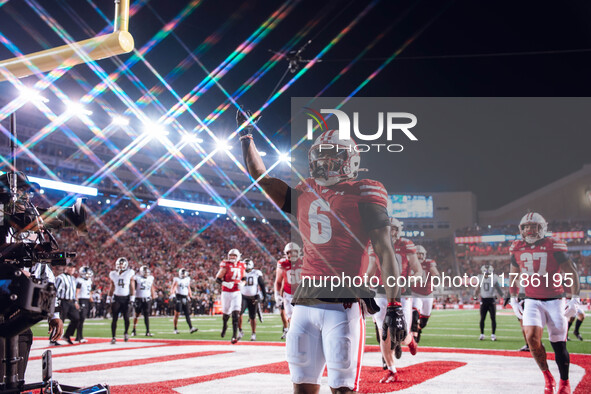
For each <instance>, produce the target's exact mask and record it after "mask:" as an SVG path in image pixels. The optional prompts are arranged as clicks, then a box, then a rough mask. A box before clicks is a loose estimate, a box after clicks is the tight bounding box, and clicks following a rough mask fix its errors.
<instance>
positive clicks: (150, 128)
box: [144, 122, 169, 137]
mask: <svg viewBox="0 0 591 394" xmlns="http://www.w3.org/2000/svg"><path fill="white" fill-rule="evenodd" d="M144 133H145V134H147V135H149V136H150V137H163V136H166V135H168V134H169V133H168V131H167V130H166V129H165V128H164V126H162V125H161V124H159V123H155V122H147V123H144Z"/></svg>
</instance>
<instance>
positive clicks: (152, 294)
mask: <svg viewBox="0 0 591 394" xmlns="http://www.w3.org/2000/svg"><path fill="white" fill-rule="evenodd" d="M134 279H135V288H136V297H135V305H134V309H135V317H134V318H133V330H132V331H131V336H132V337H135V336H136V332H135V328H136V326H137V321H138V318H139V316H140V313H141V314H143V315H144V324H145V325H146V336H147V337H151V336H153V335H152V333H151V332H150V314H151V313H152V300H153V299H154V298H156V290H154V286H153V285H154V277H153V276H152V274H151V272H150V268H148V266H147V265H142V266H141V267H140V270H139V274H138V275H136V276H135V278H134Z"/></svg>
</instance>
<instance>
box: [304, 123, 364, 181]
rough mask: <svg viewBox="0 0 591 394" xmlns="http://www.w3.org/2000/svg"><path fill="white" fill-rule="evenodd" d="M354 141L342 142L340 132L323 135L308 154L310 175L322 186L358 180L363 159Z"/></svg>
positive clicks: (329, 132) (329, 131) (317, 139)
mask: <svg viewBox="0 0 591 394" xmlns="http://www.w3.org/2000/svg"><path fill="white" fill-rule="evenodd" d="M356 148H357V144H356V143H355V141H354V140H353V139H349V140H341V139H340V138H339V132H338V130H327V131H325V132H324V133H322V134H321V135H320V136H318V138H316V141H314V144H313V145H312V147H311V148H310V151H309V152H308V163H309V164H310V175H311V176H312V178H314V180H316V183H318V184H319V185H320V186H332V185H334V184H337V183H339V182H342V181H348V180H351V179H355V178H357V174H358V173H359V165H360V164H361V157H360V155H359V152H358V151H357V150H356Z"/></svg>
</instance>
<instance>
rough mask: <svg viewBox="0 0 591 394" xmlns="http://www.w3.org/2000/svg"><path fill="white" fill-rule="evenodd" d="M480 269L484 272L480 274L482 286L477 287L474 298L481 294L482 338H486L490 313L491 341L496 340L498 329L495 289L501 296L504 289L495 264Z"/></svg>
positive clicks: (479, 278)
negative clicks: (485, 331)
mask: <svg viewBox="0 0 591 394" xmlns="http://www.w3.org/2000/svg"><path fill="white" fill-rule="evenodd" d="M480 270H481V271H482V274H479V275H478V283H480V287H477V288H476V290H475V292H474V298H477V297H478V295H480V297H481V300H480V337H479V338H478V339H480V340H481V341H483V340H484V338H485V337H484V321H485V320H486V314H487V313H490V324H491V329H492V334H491V335H490V340H491V341H496V340H497V337H496V335H495V332H496V330H497V302H496V299H495V290H496V291H497V293H499V296H500V297H503V290H501V286H500V285H499V277H498V276H497V275H495V274H494V269H493V266H492V265H490V264H486V265H483V266H482V267H481V268H480Z"/></svg>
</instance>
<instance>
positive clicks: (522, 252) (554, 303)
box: [509, 212, 580, 394]
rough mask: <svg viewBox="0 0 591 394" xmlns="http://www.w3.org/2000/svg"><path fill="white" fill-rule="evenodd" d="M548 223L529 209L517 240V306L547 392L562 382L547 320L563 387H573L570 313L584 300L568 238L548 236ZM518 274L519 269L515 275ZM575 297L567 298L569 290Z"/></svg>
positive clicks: (514, 260)
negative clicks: (549, 355)
mask: <svg viewBox="0 0 591 394" xmlns="http://www.w3.org/2000/svg"><path fill="white" fill-rule="evenodd" d="M547 227H548V223H546V220H545V219H544V218H543V217H542V215H540V214H539V213H535V212H530V213H528V214H526V215H525V216H524V217H523V218H522V219H521V222H520V223H519V231H520V233H521V239H520V240H516V241H514V242H513V244H512V245H511V248H510V249H509V252H510V254H511V274H513V275H512V276H511V280H512V282H511V307H512V308H513V311H514V312H515V315H517V317H518V318H520V319H522V322H523V331H524V333H525V337H526V339H527V343H528V345H529V348H530V351H531V354H532V356H533V357H534V359H535V360H536V362H537V363H538V366H539V367H540V370H541V371H542V373H543V375H544V380H545V390H544V392H545V393H554V389H555V387H556V383H555V381H554V378H553V377H552V374H551V373H550V371H549V370H548V362H547V360H546V350H545V349H544V346H543V345H542V334H543V331H544V326H547V327H548V337H549V339H550V344H551V345H552V348H553V349H554V354H555V360H556V364H557V365H558V370H559V372H560V384H559V387H558V393H560V394H565V393H570V392H571V390H570V383H569V380H568V369H569V362H570V357H569V354H568V351H567V350H566V335H567V331H568V321H567V320H568V318H569V317H570V316H572V315H574V314H575V313H576V307H577V305H579V304H580V300H579V276H578V274H577V270H576V268H575V266H574V264H573V262H572V261H571V260H570V258H569V257H568V255H567V254H566V252H567V248H566V244H565V243H563V242H562V241H559V240H557V239H555V238H552V237H546V236H545V235H546V229H547ZM515 274H519V275H518V276H517V278H516V280H514V279H515ZM520 284H521V285H523V287H524V289H525V297H526V299H525V303H524V304H523V308H521V306H520V305H519V302H518V301H517V293H518V291H519V285H520ZM565 289H568V292H569V293H570V296H571V299H570V301H568V304H565V299H564V298H563V297H564V291H565Z"/></svg>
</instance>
